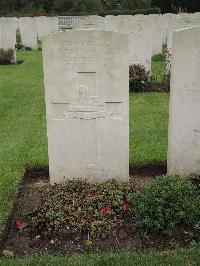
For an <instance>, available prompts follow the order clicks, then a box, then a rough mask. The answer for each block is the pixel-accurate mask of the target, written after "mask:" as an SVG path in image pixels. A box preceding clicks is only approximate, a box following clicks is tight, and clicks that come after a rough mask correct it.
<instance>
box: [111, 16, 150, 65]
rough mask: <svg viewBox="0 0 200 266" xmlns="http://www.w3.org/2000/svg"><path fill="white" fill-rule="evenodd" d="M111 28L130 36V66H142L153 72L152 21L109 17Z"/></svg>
mask: <svg viewBox="0 0 200 266" xmlns="http://www.w3.org/2000/svg"><path fill="white" fill-rule="evenodd" d="M106 20H107V21H109V27H110V28H111V29H112V30H113V31H116V32H121V33H125V34H128V36H129V41H130V42H129V43H130V45H129V52H128V54H129V64H130V65H132V64H141V65H143V66H145V68H146V70H151V57H152V31H151V21H148V20H147V19H144V18H134V17H131V18H130V17H123V16H116V17H108V18H106Z"/></svg>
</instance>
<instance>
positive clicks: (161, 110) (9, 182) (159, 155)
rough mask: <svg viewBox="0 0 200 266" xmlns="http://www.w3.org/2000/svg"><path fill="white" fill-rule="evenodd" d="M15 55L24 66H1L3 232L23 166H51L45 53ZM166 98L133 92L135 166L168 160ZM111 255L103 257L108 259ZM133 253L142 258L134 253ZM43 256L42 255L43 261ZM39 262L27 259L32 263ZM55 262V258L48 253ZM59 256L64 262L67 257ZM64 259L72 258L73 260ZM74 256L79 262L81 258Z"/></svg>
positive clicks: (0, 223) (0, 222)
mask: <svg viewBox="0 0 200 266" xmlns="http://www.w3.org/2000/svg"><path fill="white" fill-rule="evenodd" d="M17 56H18V59H19V60H24V62H23V63H22V64H20V65H12V66H11V65H10V66H0V125H1V130H0V231H1V230H2V229H3V226H4V222H5V219H6V218H7V216H8V214H9V212H10V209H11V208H12V204H13V199H14V197H15V195H16V192H17V188H18V186H19V183H20V181H21V178H22V176H23V174H24V169H25V167H26V166H28V165H43V164H48V156H47V137H46V119H45V101H44V85H43V71H42V54H41V51H31V52H30V51H29V52H25V51H20V52H18V54H17ZM168 101H169V95H168V94H167V93H142V94H139V93H138V94H130V164H131V166H139V165H146V164H153V163H156V162H166V154H167V124H168ZM116 145H117V143H116ZM121 254H123V253H119V255H117V256H118V258H119V261H120V258H121V261H123V260H124V256H125V257H126V256H127V255H126V254H127V253H126V252H125V253H124V254H125V255H121ZM130 254H132V253H130ZM158 254H159V253H158ZM101 256H103V255H101V254H100V255H97V256H95V255H91V256H90V255H88V257H87V256H86V257H85V258H83V260H87V259H88V260H89V261H91V263H92V260H93V259H95V258H96V259H95V260H96V262H97V263H98V260H99V259H100V257H101ZM113 256H114V255H112V254H108V255H105V262H106V260H107V261H108V262H109V261H110V260H111V258H113ZM130 256H133V257H134V258H137V260H140V259H139V257H140V256H139V255H137V254H135V253H133V254H132V255H130ZM138 256H139V257H138ZM145 256H147V257H145ZM148 256H151V255H144V257H143V260H144V261H145V259H146V258H148ZM159 256H161V255H158V257H159ZM44 258H45V257H41V258H40V260H41V265H43V264H42V263H44V262H45V259H44ZM75 258H76V257H75ZM79 258H80V259H79ZM141 258H142V257H141ZM126 259H128V257H127V258H126ZM36 260H37V259H34V258H30V260H29V259H28V261H30V263H32V262H33V263H34V261H36ZM51 260H52V261H54V260H57V258H56V257H51V256H50V257H49V261H51ZM59 260H60V261H61V263H62V260H63V262H64V261H65V258H64V257H63V258H62V257H60V258H59ZM66 260H69V262H70V261H71V258H69V259H68V258H66ZM74 260H77V261H79V260H80V263H81V261H82V258H81V257H77V259H74ZM116 261H117V260H116ZM7 262H8V263H9V261H7ZM5 263H6V262H5ZM12 263H14V262H12ZM19 263H20V260H19ZM25 263H26V259H25ZM0 264H1V263H0ZM1 265H2V264H1ZM5 265H6V264H5ZM12 265H14V264H12ZM18 265H19V264H18ZM24 265H26V264H24ZM30 265H31V264H30ZM32 265H34V264H32ZM45 265H47V264H45ZM88 265H90V264H88ZM91 265H92V264H91ZM95 265H96V264H95ZM97 265H98V264H97ZM99 265H100V264H99ZM126 265H127V264H126Z"/></svg>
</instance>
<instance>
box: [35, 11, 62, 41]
mask: <svg viewBox="0 0 200 266" xmlns="http://www.w3.org/2000/svg"><path fill="white" fill-rule="evenodd" d="M36 22H37V35H38V39H39V40H41V38H42V37H43V36H45V35H47V34H49V33H54V32H58V31H59V26H58V23H59V20H58V17H45V16H41V17H36Z"/></svg>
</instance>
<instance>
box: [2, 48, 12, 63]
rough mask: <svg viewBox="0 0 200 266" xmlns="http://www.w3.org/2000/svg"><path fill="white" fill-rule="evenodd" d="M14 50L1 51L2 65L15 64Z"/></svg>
mask: <svg viewBox="0 0 200 266" xmlns="http://www.w3.org/2000/svg"><path fill="white" fill-rule="evenodd" d="M13 62H14V50H13V49H8V50H4V49H0V65H7V64H13Z"/></svg>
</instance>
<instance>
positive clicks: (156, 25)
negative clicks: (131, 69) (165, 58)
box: [148, 14, 163, 55]
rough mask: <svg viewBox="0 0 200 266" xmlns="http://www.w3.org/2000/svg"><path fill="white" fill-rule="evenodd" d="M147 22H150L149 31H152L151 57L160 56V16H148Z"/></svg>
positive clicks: (161, 36) (161, 32)
mask: <svg viewBox="0 0 200 266" xmlns="http://www.w3.org/2000/svg"><path fill="white" fill-rule="evenodd" d="M148 20H149V21H151V23H150V25H151V28H150V30H151V31H152V55H157V54H161V53H162V43H163V27H162V16H160V15H158V14H154V15H149V16H148Z"/></svg>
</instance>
